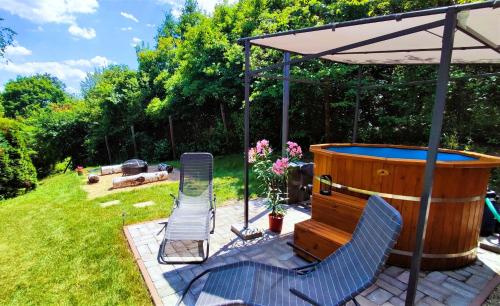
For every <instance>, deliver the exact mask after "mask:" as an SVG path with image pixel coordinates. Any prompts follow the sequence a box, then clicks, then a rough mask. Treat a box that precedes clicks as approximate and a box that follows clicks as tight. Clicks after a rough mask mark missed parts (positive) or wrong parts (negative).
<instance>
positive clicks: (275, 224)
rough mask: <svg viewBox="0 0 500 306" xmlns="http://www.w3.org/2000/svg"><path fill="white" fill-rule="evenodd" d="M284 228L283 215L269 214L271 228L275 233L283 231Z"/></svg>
mask: <svg viewBox="0 0 500 306" xmlns="http://www.w3.org/2000/svg"><path fill="white" fill-rule="evenodd" d="M282 228H283V216H281V215H273V214H269V230H270V231H271V232H275V233H278V234H279V233H281V229H282Z"/></svg>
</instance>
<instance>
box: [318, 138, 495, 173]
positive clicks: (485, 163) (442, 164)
mask: <svg viewBox="0 0 500 306" xmlns="http://www.w3.org/2000/svg"><path fill="white" fill-rule="evenodd" d="M352 146H359V147H379V148H380V147H385V148H397V149H413V150H427V149H428V147H421V146H406V145H394V144H366V143H323V144H314V145H311V146H310V147H309V151H310V152H312V153H321V154H327V155H331V156H344V157H346V158H351V159H358V160H365V161H374V160H375V161H380V162H384V163H390V164H406V165H415V166H422V167H423V166H425V163H426V161H425V160H419V159H404V158H389V157H377V156H369V155H359V154H350V153H340V152H335V151H331V150H328V148H329V147H352ZM439 152H443V153H454V154H461V155H465V156H469V157H474V158H477V160H468V161H437V162H436V167H439V168H495V167H500V157H496V156H492V155H487V154H482V153H477V152H470V151H460V150H452V149H444V148H440V149H439Z"/></svg>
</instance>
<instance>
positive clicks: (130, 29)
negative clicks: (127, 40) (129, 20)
mask: <svg viewBox="0 0 500 306" xmlns="http://www.w3.org/2000/svg"><path fill="white" fill-rule="evenodd" d="M120 30H122V31H124V32H126V31H132V27H123V28H120Z"/></svg>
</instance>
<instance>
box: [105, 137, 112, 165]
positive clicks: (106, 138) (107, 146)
mask: <svg viewBox="0 0 500 306" xmlns="http://www.w3.org/2000/svg"><path fill="white" fill-rule="evenodd" d="M104 143H105V144H106V150H107V151H108V159H109V164H110V165H111V163H112V162H111V150H110V149H109V143H108V135H104Z"/></svg>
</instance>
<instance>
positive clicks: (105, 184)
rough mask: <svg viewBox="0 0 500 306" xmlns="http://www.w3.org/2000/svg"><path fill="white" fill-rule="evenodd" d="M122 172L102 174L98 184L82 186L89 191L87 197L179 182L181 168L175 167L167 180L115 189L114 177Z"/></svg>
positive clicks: (91, 198)
mask: <svg viewBox="0 0 500 306" xmlns="http://www.w3.org/2000/svg"><path fill="white" fill-rule="evenodd" d="M121 176H122V174H121V173H116V174H110V175H101V176H99V183H96V184H87V183H85V185H83V186H82V188H83V190H85V191H86V192H87V198H88V199H89V200H93V199H96V198H100V197H103V196H107V195H110V194H113V193H118V192H124V191H130V190H136V189H141V188H149V187H153V186H157V185H168V184H173V183H176V182H179V170H177V169H174V171H173V172H172V173H170V174H169V175H168V179H167V180H166V181H160V182H154V183H149V184H144V185H139V186H131V187H125V188H118V189H113V188H112V187H113V178H115V177H121Z"/></svg>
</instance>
